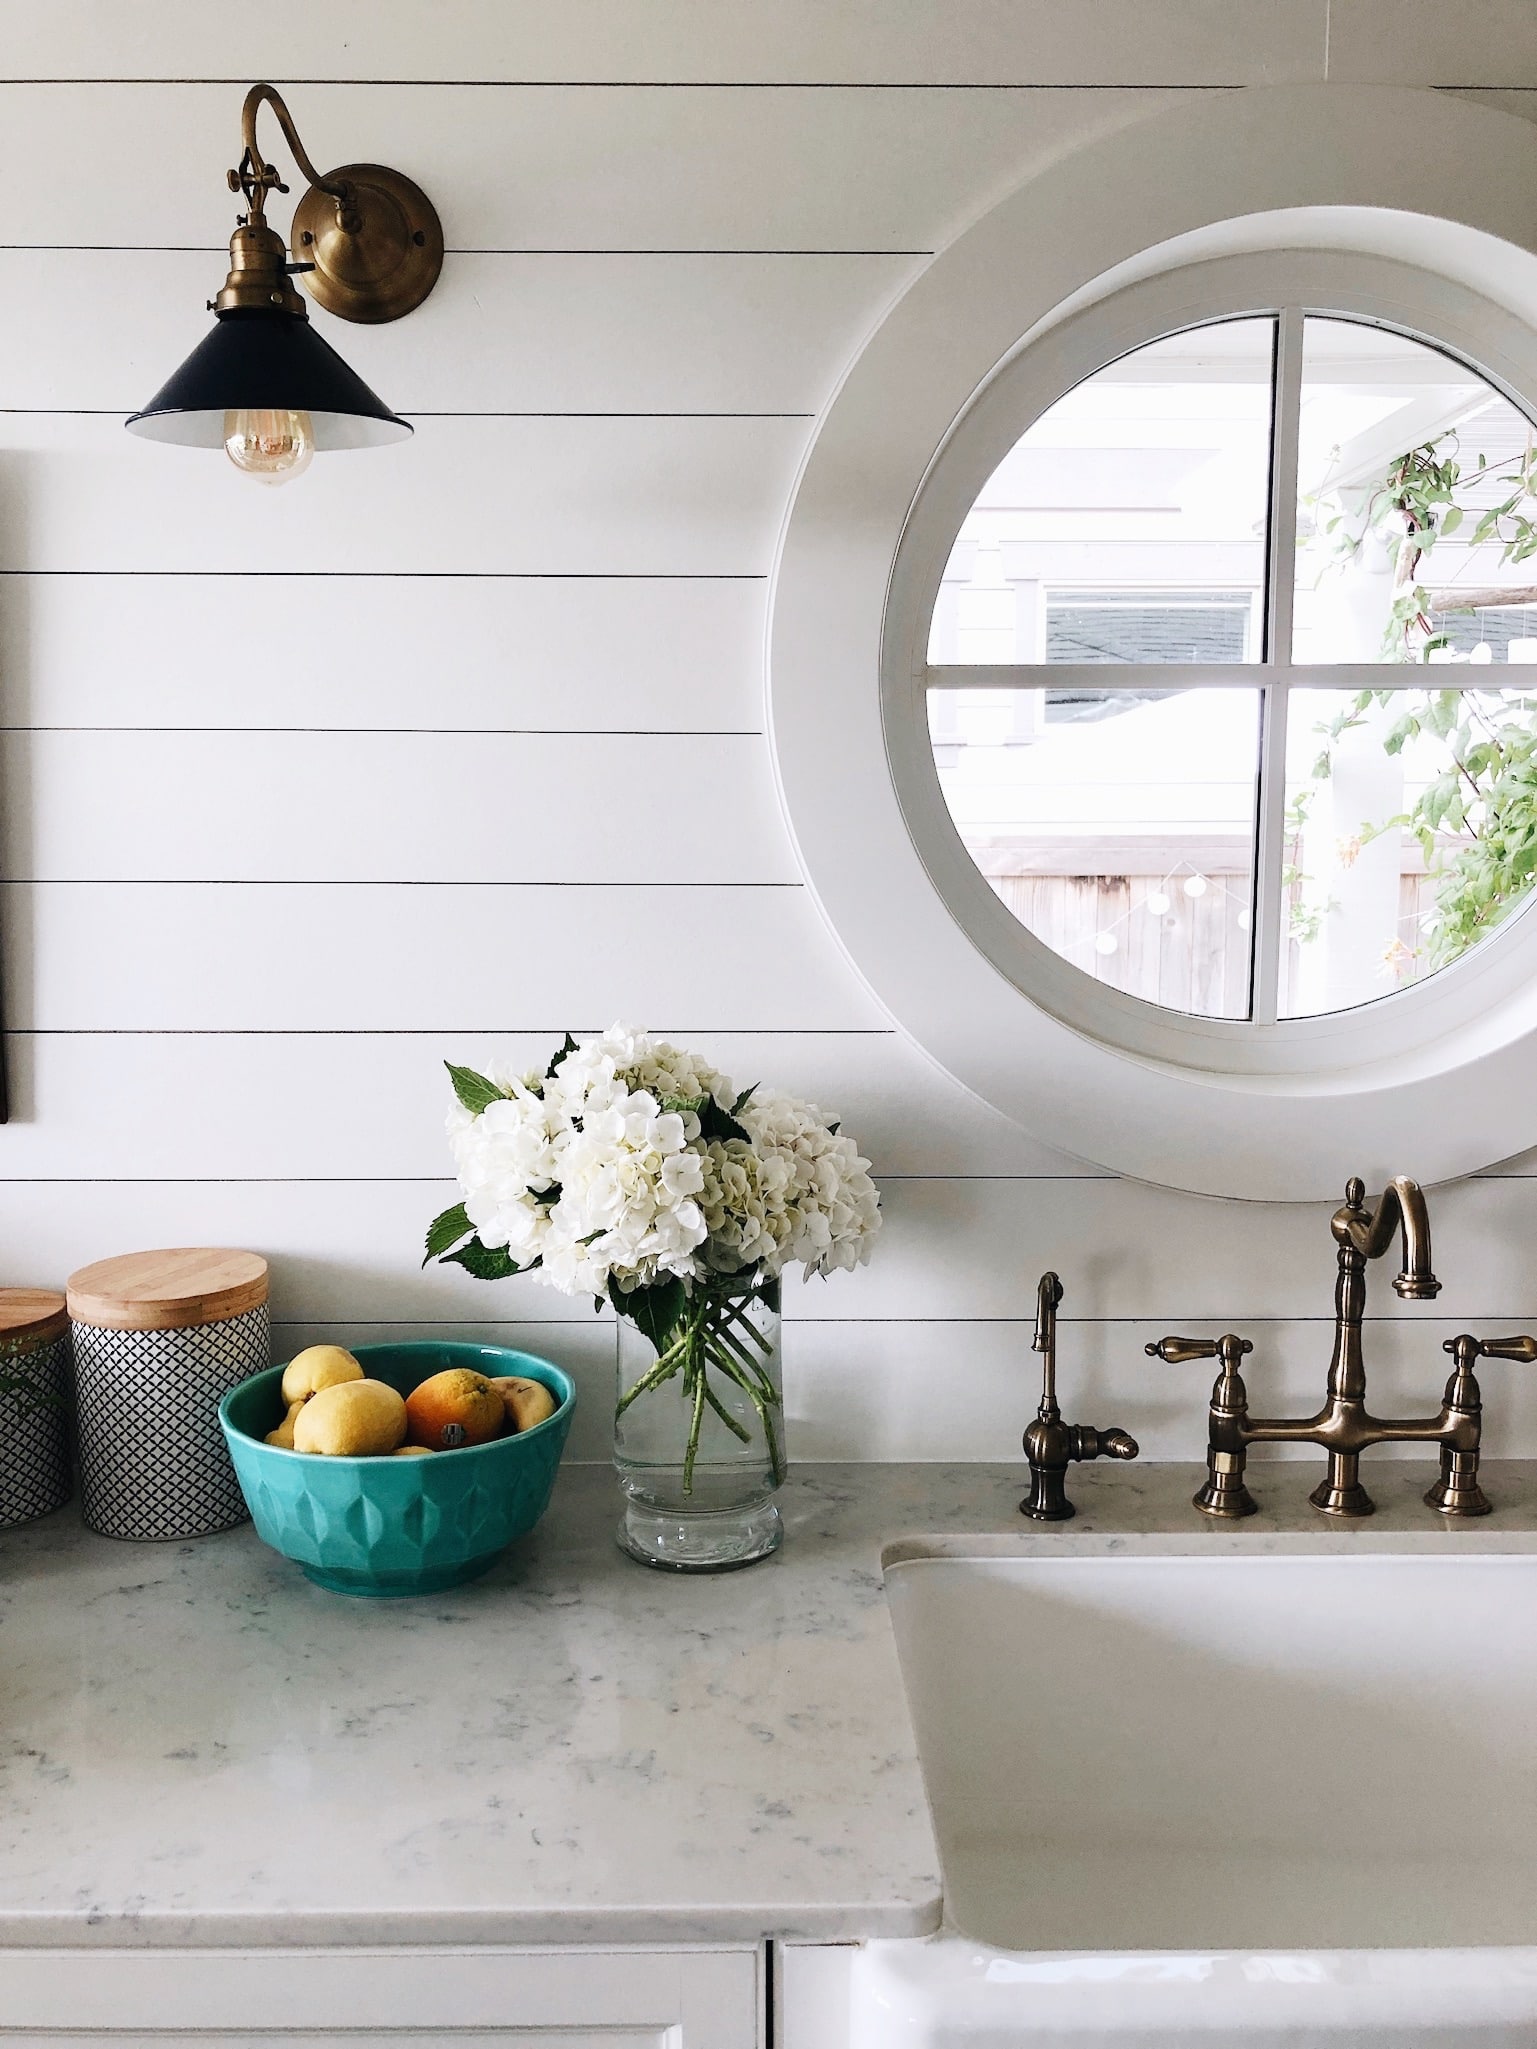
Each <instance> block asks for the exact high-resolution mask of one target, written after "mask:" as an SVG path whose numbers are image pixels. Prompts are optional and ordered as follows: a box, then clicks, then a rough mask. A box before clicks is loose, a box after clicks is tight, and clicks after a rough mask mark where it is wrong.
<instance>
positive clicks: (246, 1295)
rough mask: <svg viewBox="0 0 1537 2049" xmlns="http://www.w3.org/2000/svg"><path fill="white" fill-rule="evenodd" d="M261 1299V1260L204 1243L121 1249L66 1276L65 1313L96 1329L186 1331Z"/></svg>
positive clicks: (263, 1293)
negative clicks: (163, 1248)
mask: <svg viewBox="0 0 1537 2049" xmlns="http://www.w3.org/2000/svg"><path fill="white" fill-rule="evenodd" d="M266 1299H267V1262H266V1260H264V1259H263V1258H261V1257H260V1256H259V1255H258V1254H257V1253H255V1252H228V1251H220V1250H218V1249H217V1248H213V1249H210V1248H209V1247H207V1246H192V1247H187V1246H183V1247H180V1248H177V1249H176V1250H173V1251H170V1252H125V1253H123V1254H122V1255H121V1256H120V1257H119V1258H117V1259H98V1260H97V1261H96V1263H95V1265H94V1266H83V1267H81V1269H80V1271H79V1272H78V1273H72V1274H71V1275H70V1277H69V1313H70V1315H71V1316H72V1317H73V1318H74V1320H75V1322H76V1323H89V1324H94V1325H95V1326H96V1327H97V1328H98V1329H99V1330H190V1329H192V1328H193V1327H194V1326H195V1325H197V1324H200V1323H222V1322H223V1321H224V1319H225V1318H226V1317H228V1316H243V1315H244V1314H245V1312H246V1311H247V1310H248V1309H256V1308H259V1307H260V1305H261V1304H262V1303H263V1302H265V1301H266Z"/></svg>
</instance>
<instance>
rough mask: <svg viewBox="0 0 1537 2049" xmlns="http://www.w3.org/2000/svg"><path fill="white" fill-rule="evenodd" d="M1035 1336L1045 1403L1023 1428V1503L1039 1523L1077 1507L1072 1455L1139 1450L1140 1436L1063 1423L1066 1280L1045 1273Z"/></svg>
mask: <svg viewBox="0 0 1537 2049" xmlns="http://www.w3.org/2000/svg"><path fill="white" fill-rule="evenodd" d="M1035 1301H1036V1306H1035V1336H1034V1337H1033V1338H1032V1339H1031V1340H1030V1349H1031V1350H1032V1351H1034V1352H1040V1353H1041V1354H1042V1355H1043V1358H1042V1364H1041V1405H1040V1407H1039V1408H1038V1409H1037V1410H1036V1412H1035V1421H1034V1422H1033V1423H1032V1424H1031V1425H1030V1427H1029V1428H1028V1429H1027V1430H1026V1432H1025V1456H1026V1458H1027V1459H1029V1461H1030V1492H1029V1493H1028V1494H1027V1495H1026V1496H1025V1498H1024V1500H1023V1501H1022V1502H1021V1503H1020V1504H1019V1512H1020V1514H1021V1515H1028V1516H1029V1517H1031V1518H1032V1520H1033V1521H1035V1522H1038V1523H1063V1522H1066V1521H1067V1520H1068V1518H1069V1517H1070V1516H1073V1515H1076V1514H1077V1510H1076V1509H1075V1508H1074V1507H1073V1504H1072V1503H1071V1502H1070V1501H1069V1500H1068V1498H1067V1469H1068V1467H1069V1466H1070V1465H1071V1464H1072V1462H1073V1460H1074V1459H1094V1458H1118V1459H1132V1458H1135V1457H1136V1456H1137V1440H1136V1438H1135V1437H1131V1436H1129V1435H1128V1434H1127V1433H1126V1431H1124V1430H1113V1429H1112V1430H1096V1429H1094V1428H1093V1427H1092V1426H1091V1425H1090V1424H1087V1423H1064V1422H1063V1420H1062V1411H1061V1410H1060V1409H1059V1408H1058V1407H1057V1310H1058V1307H1059V1306H1060V1304H1061V1301H1062V1283H1061V1282H1060V1281H1059V1280H1058V1279H1057V1276H1056V1275H1055V1274H1050V1273H1048V1274H1042V1275H1041V1281H1040V1286H1039V1287H1038V1288H1037V1290H1036V1298H1035Z"/></svg>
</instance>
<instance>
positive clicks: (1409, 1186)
mask: <svg viewBox="0 0 1537 2049" xmlns="http://www.w3.org/2000/svg"><path fill="white" fill-rule="evenodd" d="M1365 1197H1366V1185H1365V1183H1364V1182H1363V1181H1361V1180H1360V1179H1359V1177H1357V1176H1354V1175H1352V1177H1351V1179H1350V1180H1349V1181H1348V1182H1347V1183H1346V1185H1345V1204H1344V1207H1343V1208H1342V1209H1337V1210H1336V1211H1335V1212H1334V1217H1333V1221H1332V1224H1331V1227H1330V1228H1331V1229H1332V1230H1333V1233H1334V1236H1335V1239H1336V1240H1337V1241H1338V1243H1339V1244H1340V1245H1341V1246H1344V1245H1349V1246H1352V1247H1353V1248H1354V1249H1355V1251H1357V1252H1358V1253H1359V1254H1360V1255H1361V1257H1362V1258H1363V1259H1377V1258H1379V1257H1380V1256H1381V1254H1382V1253H1384V1252H1386V1250H1387V1249H1388V1246H1389V1245H1390V1244H1391V1243H1392V1240H1393V1233H1394V1232H1395V1230H1396V1231H1398V1232H1399V1234H1400V1235H1401V1237H1402V1239H1403V1265H1402V1268H1401V1270H1400V1272H1399V1274H1398V1276H1397V1278H1396V1279H1395V1280H1394V1282H1393V1292H1394V1293H1395V1294H1396V1295H1401V1296H1402V1297H1403V1299H1404V1300H1405V1301H1406V1302H1428V1301H1430V1300H1431V1299H1432V1298H1433V1297H1434V1296H1436V1295H1439V1294H1440V1292H1441V1283H1440V1282H1439V1281H1438V1280H1437V1279H1436V1277H1435V1273H1434V1271H1433V1270H1432V1268H1431V1264H1430V1216H1429V1212H1428V1211H1427V1210H1426V1207H1425V1195H1424V1191H1423V1190H1422V1189H1421V1187H1420V1184H1419V1183H1418V1182H1417V1181H1411V1180H1410V1179H1409V1177H1408V1175H1407V1174H1395V1175H1394V1177H1393V1179H1392V1180H1391V1181H1390V1182H1389V1183H1388V1185H1387V1187H1386V1188H1384V1189H1383V1191H1382V1196H1381V1199H1380V1200H1379V1201H1378V1204H1377V1207H1376V1210H1375V1211H1374V1212H1368V1211H1367V1209H1366V1207H1365Z"/></svg>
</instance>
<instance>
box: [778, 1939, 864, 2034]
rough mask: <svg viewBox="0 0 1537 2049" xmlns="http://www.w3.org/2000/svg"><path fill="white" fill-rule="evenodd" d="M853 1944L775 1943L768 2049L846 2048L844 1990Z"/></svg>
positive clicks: (856, 1949) (848, 1982)
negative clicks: (772, 2007) (771, 2036)
mask: <svg viewBox="0 0 1537 2049" xmlns="http://www.w3.org/2000/svg"><path fill="white" fill-rule="evenodd" d="M858 1955H859V1945H858V1944H857V1943H849V1942H779V1943H775V1945H774V1949H773V1958H774V2042H773V2045H772V2049H849V1991H850V1986H851V1983H852V1979H853V1970H854V1959H855V1958H856V1957H857V1956H858Z"/></svg>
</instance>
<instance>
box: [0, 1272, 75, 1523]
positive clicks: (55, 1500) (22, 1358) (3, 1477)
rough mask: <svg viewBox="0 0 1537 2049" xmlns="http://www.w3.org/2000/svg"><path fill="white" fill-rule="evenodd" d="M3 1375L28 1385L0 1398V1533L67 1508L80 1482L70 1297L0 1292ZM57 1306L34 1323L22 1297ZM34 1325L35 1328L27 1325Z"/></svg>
mask: <svg viewBox="0 0 1537 2049" xmlns="http://www.w3.org/2000/svg"><path fill="white" fill-rule="evenodd" d="M0 1296H3V1297H5V1298H6V1301H7V1302H9V1303H10V1304H11V1305H13V1307H14V1308H15V1314H14V1315H13V1316H7V1315H6V1314H4V1313H3V1312H4V1308H5V1304H4V1303H0V1372H3V1373H4V1374H5V1375H6V1376H7V1377H8V1378H12V1379H16V1380H20V1381H24V1382H25V1383H26V1386H25V1387H23V1388H19V1389H17V1390H16V1391H15V1392H13V1393H10V1394H0V1529H10V1528H12V1527H13V1526H14V1525H15V1524H17V1523H27V1522H33V1521H35V1520H36V1518H37V1517H38V1516H40V1515H51V1514H52V1512H53V1511H54V1509H56V1508H62V1507H63V1506H64V1504H65V1502H66V1501H68V1499H69V1497H70V1491H71V1489H72V1487H73V1485H74V1460H73V1457H72V1454H71V1442H70V1439H71V1429H70V1423H71V1409H72V1406H73V1405H72V1403H71V1400H70V1395H71V1386H70V1348H69V1326H68V1324H67V1323H65V1322H64V1320H63V1319H64V1297H63V1296H62V1295H52V1296H47V1297H45V1296H44V1294H43V1291H42V1290H34V1289H19V1288H13V1289H0ZM34 1296H35V1297H36V1298H37V1301H38V1302H44V1301H47V1302H51V1303H56V1304H57V1305H58V1307H57V1311H56V1313H55V1314H53V1315H51V1316H48V1317H42V1316H39V1317H38V1318H37V1319H36V1320H35V1321H34V1319H33V1318H32V1315H31V1312H30V1308H29V1306H28V1304H27V1303H25V1302H23V1301H22V1300H21V1298H23V1297H34ZM28 1325H30V1326H31V1327H30V1328H27V1327H25V1326H28Z"/></svg>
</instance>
